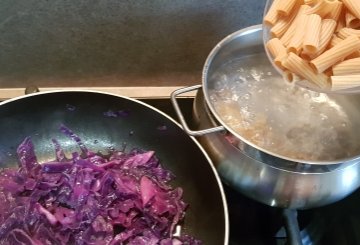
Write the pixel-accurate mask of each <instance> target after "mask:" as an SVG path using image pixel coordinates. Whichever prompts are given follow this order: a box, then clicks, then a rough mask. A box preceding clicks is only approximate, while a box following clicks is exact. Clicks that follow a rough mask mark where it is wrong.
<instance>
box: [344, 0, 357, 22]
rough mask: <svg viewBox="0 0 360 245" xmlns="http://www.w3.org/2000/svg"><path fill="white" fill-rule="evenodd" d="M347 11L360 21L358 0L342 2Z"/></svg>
mask: <svg viewBox="0 0 360 245" xmlns="http://www.w3.org/2000/svg"><path fill="white" fill-rule="evenodd" d="M342 2H343V3H344V4H345V6H346V7H347V9H348V10H349V11H350V12H351V13H352V14H353V15H355V16H356V18H358V19H360V3H359V0H342Z"/></svg>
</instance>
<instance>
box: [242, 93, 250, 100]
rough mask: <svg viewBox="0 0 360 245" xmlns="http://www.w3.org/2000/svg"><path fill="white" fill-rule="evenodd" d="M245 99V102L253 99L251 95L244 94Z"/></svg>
mask: <svg viewBox="0 0 360 245" xmlns="http://www.w3.org/2000/svg"><path fill="white" fill-rule="evenodd" d="M243 97H244V99H245V100H248V99H250V97H251V94H249V93H246V94H244V96H243Z"/></svg>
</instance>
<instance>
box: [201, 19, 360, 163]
mask: <svg viewBox="0 0 360 245" xmlns="http://www.w3.org/2000/svg"><path fill="white" fill-rule="evenodd" d="M262 30H263V28H262V25H261V24H259V25H253V26H249V27H247V28H244V29H241V30H238V31H236V32H233V33H231V34H230V35H228V36H226V37H225V38H223V39H222V40H221V41H220V42H219V43H218V44H217V45H216V46H215V47H214V48H213V49H212V50H211V52H210V53H209V55H208V56H207V58H206V60H205V64H204V66H203V71H202V90H203V93H204V97H205V102H206V105H207V106H208V108H209V110H210V112H211V114H212V116H214V117H215V118H216V120H217V122H218V123H219V124H220V125H222V126H223V127H225V129H226V130H227V131H228V132H230V133H231V134H232V135H234V136H236V137H237V138H238V139H240V140H241V141H242V142H244V143H245V144H247V145H249V146H251V147H253V148H255V149H257V150H259V151H261V152H262V153H265V154H267V155H269V156H271V157H275V158H277V160H278V161H279V163H280V162H282V161H290V162H296V163H302V164H311V165H335V164H343V163H348V162H357V161H360V154H359V155H357V156H353V157H347V158H342V159H337V160H332V161H324V160H320V161H311V160H303V159H296V158H291V157H286V156H282V155H280V154H278V153H276V152H272V151H270V150H267V149H264V148H262V147H259V146H257V145H256V144H254V143H252V142H251V141H249V140H247V139H246V138H244V137H242V136H241V135H240V134H239V133H237V132H236V131H234V130H233V129H232V128H231V127H229V126H228V125H227V124H226V123H225V122H224V121H223V120H222V119H221V117H220V116H219V115H218V113H217V112H216V110H215V108H214V106H213V105H212V103H210V95H209V91H208V89H207V81H208V71H209V68H210V67H211V64H212V61H213V60H214V58H215V57H216V55H217V54H218V53H219V51H220V50H221V49H222V48H223V47H225V46H226V45H227V44H228V43H230V42H232V41H233V40H234V39H235V38H238V37H241V36H245V35H248V34H251V33H254V32H259V31H261V32H262ZM261 40H262V39H261Z"/></svg>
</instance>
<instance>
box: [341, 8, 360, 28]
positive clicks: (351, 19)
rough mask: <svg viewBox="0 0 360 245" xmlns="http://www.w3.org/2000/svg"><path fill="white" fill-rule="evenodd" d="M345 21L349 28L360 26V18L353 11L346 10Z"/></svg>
mask: <svg viewBox="0 0 360 245" xmlns="http://www.w3.org/2000/svg"><path fill="white" fill-rule="evenodd" d="M345 23H346V27H349V28H354V29H355V28H358V27H360V19H358V18H356V17H355V16H354V15H353V14H352V13H350V12H349V11H346V13H345Z"/></svg>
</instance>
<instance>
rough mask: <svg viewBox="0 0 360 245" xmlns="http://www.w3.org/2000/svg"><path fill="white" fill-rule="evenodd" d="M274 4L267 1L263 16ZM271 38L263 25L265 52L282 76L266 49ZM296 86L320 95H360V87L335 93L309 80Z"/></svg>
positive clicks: (267, 28)
mask: <svg viewBox="0 0 360 245" xmlns="http://www.w3.org/2000/svg"><path fill="white" fill-rule="evenodd" d="M272 3H273V0H267V1H266V4H265V9H264V13H263V16H265V14H266V13H267V12H268V10H269V9H270V7H271V5H272ZM270 38H271V34H270V27H269V26H268V25H265V24H264V23H263V41H264V48H265V51H266V55H267V57H268V59H269V61H270V62H271V64H272V66H273V67H274V68H275V70H276V71H277V72H279V73H280V74H283V71H282V70H281V69H280V68H279V67H278V66H276V65H275V63H274V61H273V57H272V56H271V54H270V53H269V51H268V50H267V49H266V45H265V44H266V43H267V41H269V40H270ZM284 82H286V81H284ZM359 82H360V81H359ZM295 84H296V85H297V86H300V87H302V88H306V89H309V90H312V91H316V92H320V93H332V94H356V93H360V85H359V86H358V87H354V88H351V89H344V90H335V91H334V90H331V89H322V88H319V87H318V86H316V85H315V84H313V83H312V82H309V81H307V80H301V81H296V83H295Z"/></svg>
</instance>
